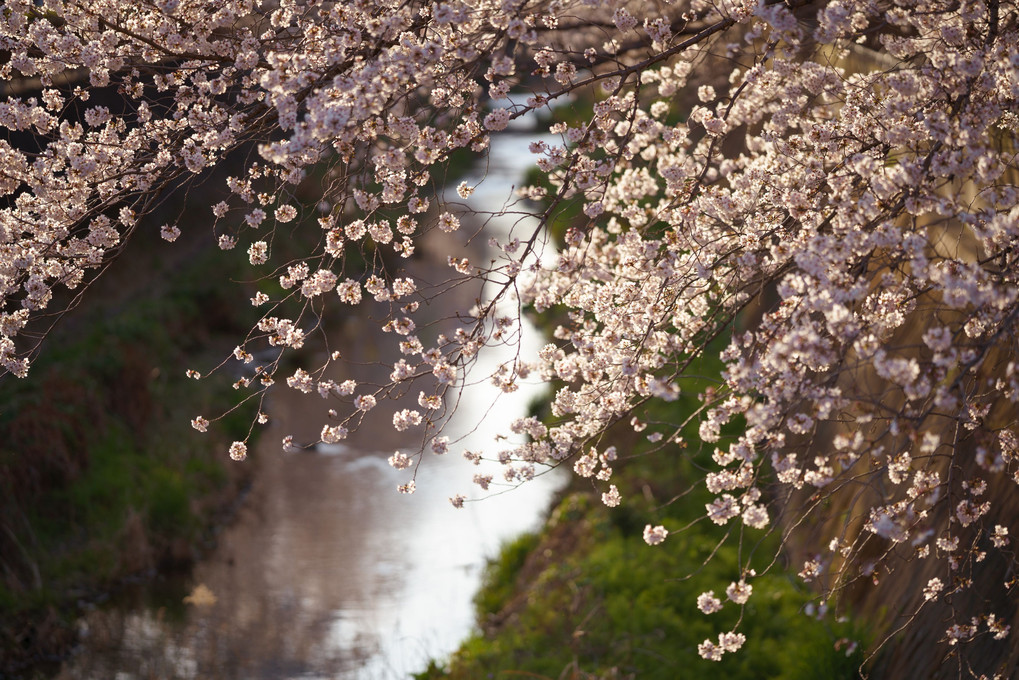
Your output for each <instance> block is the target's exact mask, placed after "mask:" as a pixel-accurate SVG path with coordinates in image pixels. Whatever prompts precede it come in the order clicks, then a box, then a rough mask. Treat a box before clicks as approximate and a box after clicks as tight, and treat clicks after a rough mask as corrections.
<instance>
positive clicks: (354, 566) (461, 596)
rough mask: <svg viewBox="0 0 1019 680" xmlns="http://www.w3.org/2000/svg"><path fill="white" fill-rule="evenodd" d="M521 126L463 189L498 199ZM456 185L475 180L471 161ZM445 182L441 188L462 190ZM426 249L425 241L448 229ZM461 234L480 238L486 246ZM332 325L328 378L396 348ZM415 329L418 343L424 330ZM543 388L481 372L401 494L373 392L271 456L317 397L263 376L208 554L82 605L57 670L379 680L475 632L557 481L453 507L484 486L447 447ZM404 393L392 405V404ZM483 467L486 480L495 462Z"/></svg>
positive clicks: (434, 265)
mask: <svg viewBox="0 0 1019 680" xmlns="http://www.w3.org/2000/svg"><path fill="white" fill-rule="evenodd" d="M537 138H538V137H536V136H535V135H534V134H531V133H527V134H524V133H520V132H510V133H506V134H501V135H496V136H493V138H492V147H491V150H490V153H489V156H488V158H487V159H486V161H485V164H484V168H483V174H484V181H483V182H481V183H480V185H479V186H478V188H477V190H476V192H475V193H474V195H473V196H471V198H470V199H469V200H468V201H466V202H467V203H469V204H470V205H471V206H472V207H475V208H477V209H481V210H487V211H492V212H498V210H499V208H500V207H501V206H502V205H503V204H504V203H506V202H507V200H509V199H510V198H511V196H512V193H513V186H514V185H516V184H518V183H519V182H520V178H521V177H522V175H523V172H524V171H525V170H526V168H527V167H528V166H529V165H530V164H531V163H532V162H533V158H534V157H533V156H532V155H531V154H530V153H528V150H527V147H528V144H529V143H530V142H532V141H534V140H535V139H537ZM478 172H479V173H480V172H482V170H481V169H479V170H478ZM466 181H467V182H468V184H472V185H473V184H476V183H478V182H479V181H480V175H477V176H469V177H467V178H466ZM449 194H450V195H449V200H450V201H459V200H460V199H459V198H458V197H456V196H455V194H453V193H452V191H450V192H449ZM500 220H501V221H500ZM465 227H466V222H465ZM528 227H530V228H531V229H533V223H528V222H526V220H521V219H520V216H519V215H517V216H514V217H511V218H498V219H493V220H491V221H490V223H489V224H487V225H486V227H485V234H484V236H483V237H482V238H484V239H485V240H486V241H487V239H488V237H489V236H490V235H496V236H498V237H499V238H500V240H504V239H506V238H507V237H508V236H509V235H510V233H511V230H514V229H519V230H522V231H521V233H524V232H526V230H527V228H528ZM461 232H470V230H469V229H466V228H465V229H462V230H461ZM461 232H458V233H457V234H456V236H457V237H458V238H460V240H461V243H460V245H458V246H454V247H460V248H464V247H465V246H463V244H462V241H463V239H464V238H466V237H467V236H469V235H470V233H461ZM514 235H515V233H514ZM477 240H480V239H477ZM433 247H434V249H435V250H436V251H439V250H441V249H442V248H447V247H449V243H445V244H438V245H437V246H433ZM471 247H472V248H473V249H474V251H473V252H478V249H479V248H483V247H486V246H485V244H483V243H474V244H473V245H472V246H471ZM426 250H427V248H426ZM465 252H466V251H465ZM436 254H437V253H436ZM484 255H485V256H489V254H487V253H484ZM435 259H436V258H434V257H433V258H429V257H425V258H419V260H425V263H424V264H417V265H415V264H414V263H413V262H411V263H409V266H410V267H411V268H412V269H413V267H415V266H417V267H424V270H423V271H420V272H414V271H412V274H415V275H420V276H423V277H424V278H427V277H428V276H430V275H435V276H439V274H438V272H439V271H440V270H441V271H443V272H444V271H445V269H444V266H445V265H444V263H442V265H441V266H440V264H439V263H438V262H435V261H434V260H435ZM443 259H444V258H443ZM429 260H432V261H431V262H430V263H429V262H428V261H429ZM442 276H446V274H444V273H443V274H442ZM477 294H478V292H477V290H474V291H466V290H465V291H464V292H463V295H466V296H475V295H477ZM451 297H454V298H455V297H457V296H455V295H454V296H451ZM464 300H465V299H464V298H463V296H461V299H459V300H454V301H453V302H454V303H455V304H463V302H464ZM443 304H444V302H443V301H442V300H439V299H436V300H435V301H432V302H431V303H430V305H431V306H432V307H434V309H432V308H430V309H429V312H430V313H431V314H433V315H434V317H435V319H436V324H437V326H436V327H437V328H438V329H439V330H441V329H442V328H443V326H442V323H443V322H442V321H441V320H442V319H443V318H446V317H449V316H450V315H451V314H452V313H453V312H454V311H455V310H454V308H453V307H452V306H451V307H449V308H443V307H442V305H443ZM445 304H449V303H445ZM467 306H468V307H469V306H470V305H469V304H468V305H467ZM429 330H430V331H431V332H433V333H434V329H429ZM336 335H337V337H335V338H334V337H330V339H329V341H330V344H331V345H333V346H332V347H331V348H330V349H339V350H340V351H341V352H342V353H343V354H344V355H345V357H346V358H347V359H348V360H349V361H352V362H353V364H354V368H353V369H351V372H350V374H349V375H344V376H340V377H353V378H355V379H358V380H359V381H365V382H372V380H373V377H372V376H373V375H374V376H378V370H379V369H378V368H377V366H376V367H374V368H373V366H375V364H376V362H379V361H381V362H382V363H385V362H386V361H387V360H390V359H392V358H394V357H393V356H391V355H390V353H389V349H390V348H395V344H396V343H395V340H394V337H393V336H392V335H386V334H382V333H381V332H379V331H378V330H377V324H373V323H372V322H371V321H365V320H363V319H358V320H350V321H348V322H347V323H346V324H345V325H344V327H343V329H342V330H341V331H340V332H338V333H337V334H336ZM421 335H422V340H423V341H425V340H426V337H425V335H426V333H425V332H422V333H421ZM522 338H523V339H522V350H523V353H524V354H525V355H526V354H532V355H533V354H534V353H535V352H536V350H537V348H538V347H539V346H540V345H541V344H542V343H543V340H542V338H541V336H540V334H539V333H538V331H537V330H536V329H534V328H532V327H530V326H529V324H527V323H526V322H525V327H524V328H523V329H522ZM512 356H513V349H511V348H503V347H494V348H486V349H485V350H484V351H482V353H481V354H480V355H479V360H478V365H477V366H475V371H476V372H475V373H474V375H475V376H487V375H489V374H490V373H491V372H492V371H493V370H494V369H495V368H496V367H497V366H498V365H499V364H500V363H502V362H504V361H506V360H507V359H510V358H512ZM385 370H386V373H388V369H385ZM331 377H332V376H331ZM375 380H378V379H377V378H375ZM425 389H427V388H425ZM417 391H418V389H417V387H416V386H415V389H414V390H412V392H413V396H412V397H408V398H407V399H406V400H405V401H407V402H410V401H412V400H413V399H416V395H417ZM542 393H543V388H542V387H541V386H540V385H534V384H530V385H529V384H521V385H520V389H519V390H518V391H516V392H514V393H510V394H502V393H501V392H500V391H499V390H498V389H497V388H495V387H493V386H492V385H490V384H489V383H488V382H487V381H481V382H479V383H478V384H472V385H469V386H468V387H466V388H465V390H464V392H463V393H462V395H461V396H460V399H459V404H458V408H457V410H456V412H455V413H454V415H453V416H452V418H451V419H450V421H449V422H448V423H447V425H446V430H445V434H447V435H449V436H450V439H451V445H450V451H449V453H448V454H446V455H445V456H435V455H433V454H432V453H428V452H426V453H425V454H424V455H425V458H424V459H423V461H422V464H421V466H420V468H419V470H418V472H417V476H416V485H417V491H416V493H414V494H412V495H405V494H399V493H397V491H396V487H397V485H398V484H400V483H403V482H406V481H408V480H409V475H410V472H409V471H396V470H394V469H393V468H391V467H390V466H389V465H388V464H387V462H386V459H387V458H388V457H389V456H390V455H392V453H393V452H394V450H398V449H403V450H406V451H410V450H412V449H416V448H417V447H418V446H420V444H421V442H422V438H421V437H422V435H421V431H420V428H412V430H410V431H408V432H405V433H398V432H395V431H394V430H393V428H392V426H391V424H390V423H391V417H392V413H393V407H389V408H388V410H387V408H386V407H384V406H383V404H380V405H379V407H378V408H377V409H375V410H373V411H372V412H370V413H369V415H370V416H372V417H371V418H369V419H367V420H366V421H365V423H364V425H363V426H362V427H361V429H360V430H358V431H357V432H355V433H353V434H352V436H351V437H350V439H348V440H346V441H344V442H343V445H342V446H341V445H332V446H319V447H318V449H314V448H311V449H309V450H306V451H301V452H298V453H283V452H281V450H280V444H279V442H280V440H281V438H282V437H283V436H284V435H287V434H293V435H294V436H295V440H296V441H298V442H302V441H303V442H310V441H315V440H316V439H317V438H318V437H317V433H318V431H319V430H320V429H321V426H322V423H323V422H325V410H326V409H327V408H328V407H329V404H328V403H327V402H325V401H323V400H322V399H320V398H319V397H318V396H317V395H303V394H300V393H298V392H296V391H294V390H289V389H286V388H281V389H277V390H276V392H275V394H274V396H273V398H272V400H271V402H270V404H269V415H270V417H271V423H270V425H269V426H268V428H267V430H266V431H264V432H263V434H262V436H261V438H260V440H259V444H258V447H257V449H256V450H255V452H254V455H253V456H252V457H251V459H249V461H248V463H246V464H252V465H256V466H257V468H256V472H255V483H254V487H253V489H252V491H251V493H249V494H248V496H247V497H246V499H245V500H244V502H243V503H242V505H241V507H240V509H239V511H238V513H237V515H236V516H235V518H234V520H233V522H232V523H231V524H230V525H229V526H228V527H226V528H225V529H224V530H223V531H222V532H221V534H220V535H219V538H218V541H217V546H216V548H215V550H214V551H212V552H211V553H210V554H209V555H208V556H207V557H206V558H205V559H203V560H202V561H200V562H199V563H198V564H197V565H196V566H195V567H194V569H193V571H192V573H191V574H189V575H187V576H184V577H178V578H170V579H160V580H156V581H154V582H150V583H145V584H143V585H139V586H135V587H131V588H128V589H126V590H125V592H124V593H122V594H120V595H119V596H118V597H117V598H116V601H115V602H113V603H110V604H108V605H106V606H103V607H101V608H99V609H97V610H95V611H93V612H91V613H90V614H88V615H87V616H85V617H84V618H83V619H81V620H80V621H79V623H78V626H79V632H80V633H81V637H82V640H83V642H82V644H81V645H80V647H79V648H78V650H77V651H76V653H75V654H74V655H73V656H72V657H71V658H70V659H69V660H68V661H66V662H65V664H64V665H63V667H62V668H61V670H60V672H59V675H58V676H57V677H58V678H60V679H61V680H62V679H64V678H75V679H77V678H95V679H96V680H100V679H101V680H148V679H149V678H160V679H162V678H167V679H174V680H176V679H181V680H183V679H197V678H210V679H212V678H238V679H241V678H244V679H255V678H273V679H276V678H341V679H345V680H347V679H349V680H355V679H356V680H387V679H390V678H406V677H408V676H409V675H410V674H412V673H414V672H418V671H421V670H423V668H424V667H425V666H426V665H427V663H428V660H429V659H433V658H434V659H440V660H441V659H443V658H445V657H448V655H449V654H450V653H451V652H453V651H454V650H455V649H456V648H457V647H458V646H459V644H460V642H461V641H462V640H463V639H464V638H466V637H467V636H468V635H469V634H470V633H471V631H472V630H473V628H474V613H473V605H472V602H471V600H472V597H473V595H474V593H475V592H476V591H477V589H478V587H479V585H480V579H481V575H482V570H483V568H484V565H485V561H486V559H488V558H490V557H493V556H495V554H496V553H497V551H498V549H499V547H500V545H501V544H502V543H504V542H505V541H507V540H511V539H512V538H513V537H515V536H516V535H518V534H519V533H521V532H523V531H527V530H533V529H536V528H537V527H538V526H539V525H540V522H541V519H542V516H543V513H544V512H545V510H546V508H547V506H548V504H549V502H550V499H551V497H552V495H553V494H554V493H555V491H556V490H557V489H558V488H559V487H560V486H561V483H562V482H563V481H564V479H563V476H562V475H560V474H558V471H555V472H552V473H550V474H545V475H543V476H539V477H538V478H537V479H535V480H534V481H532V482H529V483H527V484H525V485H523V486H522V487H520V488H517V489H514V490H512V491H509V492H506V493H495V494H491V493H490V494H488V497H487V498H484V499H483V500H479V501H478V502H468V503H467V504H466V505H465V507H464V508H463V509H460V510H457V509H455V508H453V507H452V506H451V504H450V503H449V501H448V500H447V499H448V498H449V497H451V496H453V495H455V494H457V493H463V494H465V495H467V496H468V498H470V499H475V498H478V495H477V494H479V493H483V492H480V490H479V489H478V488H477V487H476V486H475V485H474V484H472V482H471V478H472V477H473V475H474V474H475V473H476V472H478V471H479V470H478V468H476V467H474V466H472V465H470V464H469V463H468V462H467V461H465V460H464V459H463V458H462V457H461V452H462V451H463V450H464V449H470V450H472V451H480V450H484V451H486V452H488V453H494V452H495V451H496V450H497V449H496V447H497V446H498V444H497V443H496V442H495V441H494V436H495V435H496V434H497V433H507V434H508V428H507V424H508V423H509V421H510V420H512V419H513V418H515V417H519V416H522V415H525V414H526V413H527V410H528V406H529V404H530V403H531V402H532V401H533V400H534V399H536V398H538V397H540V396H541V395H542ZM411 406H412V404H411V403H406V404H402V403H401V402H398V406H396V408H404V407H411ZM415 430H416V431H415ZM495 467H496V468H498V467H499V466H497V465H496V466H495ZM491 472H494V473H495V474H496V475H497V478H498V473H499V471H498V469H496V470H491ZM493 490H495V487H493ZM185 600H187V601H185Z"/></svg>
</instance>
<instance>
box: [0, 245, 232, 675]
mask: <svg viewBox="0 0 1019 680" xmlns="http://www.w3.org/2000/svg"><path fill="white" fill-rule="evenodd" d="M138 238H139V240H141V241H142V242H141V243H132V246H133V247H135V248H136V249H135V251H134V252H136V253H137V252H139V251H142V252H146V253H147V254H146V255H145V256H143V257H140V258H136V259H135V261H133V262H125V263H124V264H123V265H122V266H121V265H120V263H117V264H118V267H116V268H114V270H112V271H111V272H109V274H108V275H107V277H108V278H106V279H105V280H103V281H101V282H100V283H99V284H98V285H99V286H101V287H102V288H101V289H100V290H99V291H90V292H92V293H97V294H96V295H95V296H94V297H95V298H97V299H99V300H101V301H102V302H98V303H97V302H92V303H90V304H89V306H88V307H82V308H79V309H78V310H76V311H75V312H74V313H73V315H71V316H69V317H68V318H67V319H65V322H64V323H62V324H61V325H60V326H59V327H58V330H57V331H56V332H55V333H53V334H52V335H51V336H50V337H49V338H48V339H47V340H46V344H45V346H44V351H43V353H42V355H41V357H40V358H39V360H38V362H37V363H36V364H35V366H34V367H33V369H32V373H31V375H30V377H29V378H28V379H26V380H24V381H16V380H13V379H11V380H6V381H5V382H4V386H3V387H4V389H3V391H2V393H0V431H2V432H4V433H6V436H5V437H3V438H2V440H0V621H2V625H0V677H3V676H5V675H6V676H11V677H16V676H18V675H30V674H31V673H32V668H33V666H34V665H35V664H38V663H40V662H43V661H47V660H52V659H54V658H55V657H57V656H59V655H60V654H61V653H63V651H64V650H65V649H66V648H67V647H68V645H69V644H70V643H72V642H73V639H74V636H73V634H72V633H71V624H72V623H73V621H74V619H75V618H76V617H77V616H78V614H79V613H80V611H81V610H82V608H83V607H88V606H90V605H91V604H92V603H94V602H95V601H97V600H100V599H102V598H103V597H104V596H105V593H106V592H108V591H109V590H110V589H111V588H113V587H115V586H116V584H117V583H118V582H119V581H122V580H123V579H124V578H127V577H134V576H138V575H144V574H146V573H151V572H152V570H154V569H156V568H160V567H162V568H167V567H174V566H183V565H187V564H189V563H190V562H191V561H192V560H193V558H194V556H195V554H196V551H198V550H199V549H200V547H201V546H202V544H203V542H205V541H206V540H207V538H208V530H209V528H210V524H211V523H214V522H215V521H217V520H216V518H217V517H218V516H221V515H222V513H223V512H224V511H225V510H226V508H227V507H228V506H229V505H230V503H231V502H233V500H234V499H235V498H236V497H237V494H238V492H239V489H240V488H241V487H242V486H243V484H244V483H245V479H244V475H246V474H248V471H247V470H248V468H247V467H244V466H237V465H236V464H233V465H231V464H230V461H229V459H228V458H227V456H226V454H225V451H226V446H225V441H227V440H229V439H230V438H232V437H237V438H240V437H243V435H244V434H245V433H246V432H247V426H248V423H249V422H250V416H251V413H250V412H242V411H238V412H236V413H235V414H233V415H231V416H229V417H228V418H227V419H226V420H225V421H221V422H220V423H218V424H217V425H218V426H217V428H216V434H215V435H206V436H205V437H202V436H201V435H198V433H195V432H194V431H193V430H191V428H190V427H189V426H188V421H189V419H190V418H191V417H193V416H194V415H196V414H197V413H209V412H214V411H216V410H218V409H222V408H223V407H224V406H225V405H228V404H230V403H232V400H233V399H234V398H235V394H234V393H233V391H232V390H231V389H230V382H231V379H230V377H229V376H227V375H223V376H220V377H219V379H216V378H213V379H210V380H208V381H202V382H199V383H196V382H194V381H193V380H190V379H188V378H187V377H186V376H185V375H184V368H185V366H191V365H198V366H201V365H210V364H212V363H213V362H212V358H211V356H210V357H209V360H208V361H204V362H203V361H202V355H203V353H205V354H207V353H209V352H215V353H216V355H217V356H219V355H222V354H223V353H225V352H227V351H228V350H229V348H230V347H232V344H228V343H230V342H233V341H235V339H236V337H238V336H241V337H243V332H244V331H245V330H246V329H247V328H248V327H249V324H250V321H251V320H250V319H249V318H247V317H248V316H249V315H250V312H249V311H247V310H245V309H243V308H240V309H238V305H237V304H236V303H235V302H233V300H235V299H236V298H238V297H239V296H240V295H239V294H240V293H242V291H241V290H240V288H239V286H237V285H236V284H233V283H231V282H230V281H229V279H228V278H227V277H225V276H224V275H223V274H224V273H225V272H229V271H230V268H231V266H232V264H231V261H232V260H237V259H238V258H236V257H233V258H230V257H229V256H228V254H224V253H220V252H218V251H213V250H210V249H203V248H201V247H200V246H198V245H196V244H175V245H174V246H168V245H167V244H165V243H160V242H158V241H157V240H156V239H154V238H151V237H149V238H148V239H147V240H148V242H147V243H146V242H145V240H146V238H147V237H146V236H139V237H138ZM174 248H176V250H173V249H174ZM249 309H250V308H249Z"/></svg>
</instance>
